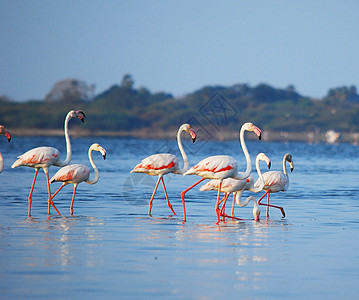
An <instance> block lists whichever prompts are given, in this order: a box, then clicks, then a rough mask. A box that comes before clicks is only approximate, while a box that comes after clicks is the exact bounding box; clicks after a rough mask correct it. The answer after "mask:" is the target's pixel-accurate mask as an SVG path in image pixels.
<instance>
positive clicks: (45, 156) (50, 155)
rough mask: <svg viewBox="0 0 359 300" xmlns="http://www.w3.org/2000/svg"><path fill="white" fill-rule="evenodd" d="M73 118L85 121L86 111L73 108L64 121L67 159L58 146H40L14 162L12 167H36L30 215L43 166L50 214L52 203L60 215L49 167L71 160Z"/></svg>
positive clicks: (29, 214) (63, 164)
mask: <svg viewBox="0 0 359 300" xmlns="http://www.w3.org/2000/svg"><path fill="white" fill-rule="evenodd" d="M72 118H79V119H80V120H81V121H82V122H84V118H85V113H84V112H83V111H81V110H78V111H74V110H71V111H70V112H69V113H68V114H67V116H66V119H65V123H64V131H65V140H66V149H67V154H66V159H65V160H64V161H61V160H60V152H59V150H57V149H56V148H53V147H38V148H34V149H32V150H29V151H27V152H26V153H24V154H22V155H20V156H19V157H18V160H17V161H15V162H14V163H13V165H12V166H11V168H16V167H20V166H27V167H31V168H34V169H35V176H34V180H33V182H32V186H31V190H30V194H29V198H28V199H29V211H28V216H29V217H30V216H31V202H32V192H33V190H34V186H35V182H36V177H37V173H38V172H39V170H40V169H41V168H42V169H43V170H44V172H45V174H46V180H47V189H48V193H49V200H48V214H50V205H52V206H53V208H54V209H55V210H56V212H57V213H58V214H59V215H60V212H59V211H58V210H57V208H56V206H55V205H54V203H53V202H52V200H51V191H50V183H49V167H50V166H52V165H54V166H58V167H63V166H66V165H68V164H69V163H70V161H71V154H72V152H71V141H70V136H69V132H68V123H69V121H70V119H72Z"/></svg>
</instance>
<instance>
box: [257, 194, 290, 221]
mask: <svg viewBox="0 0 359 300" xmlns="http://www.w3.org/2000/svg"><path fill="white" fill-rule="evenodd" d="M269 193H270V189H269V190H268V191H266V192H265V193H264V195H263V196H262V197H260V198H259V199H258V201H257V203H258V205H265V206H267V207H269V206H270V207H274V208H278V209H280V211H281V213H282V215H283V218H284V217H285V212H284V209H283V207H281V206H276V205H271V204H269ZM265 195H267V204H263V203H260V202H261V201H262V199H263V198H264V197H265ZM268 217H269V214H268V211H267V218H268Z"/></svg>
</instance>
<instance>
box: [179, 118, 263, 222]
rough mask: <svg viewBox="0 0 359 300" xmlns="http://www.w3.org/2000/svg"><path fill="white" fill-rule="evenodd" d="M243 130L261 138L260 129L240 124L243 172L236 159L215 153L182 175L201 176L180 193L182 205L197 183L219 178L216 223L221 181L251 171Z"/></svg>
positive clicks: (239, 176) (242, 176) (238, 176)
mask: <svg viewBox="0 0 359 300" xmlns="http://www.w3.org/2000/svg"><path fill="white" fill-rule="evenodd" d="M245 131H253V132H254V133H255V134H256V135H257V136H258V138H259V139H261V130H260V129H259V128H258V127H257V126H255V125H253V124H252V123H245V124H243V125H242V127H241V130H240V134H239V138H240V142H241V146H242V150H243V153H244V155H245V157H246V162H247V169H246V171H245V172H238V163H237V161H236V160H235V159H234V158H233V157H231V156H228V155H215V156H210V157H207V158H205V159H203V160H201V161H200V162H199V163H198V164H196V165H195V166H193V167H192V168H190V169H189V170H188V171H187V172H185V173H184V174H183V175H198V176H200V177H202V179H200V180H199V181H197V182H196V183H195V184H193V185H191V186H190V187H189V188H188V189H186V190H184V191H183V192H182V193H181V198H182V203H183V206H184V197H185V194H186V193H187V192H188V191H189V190H190V189H192V188H193V187H195V186H196V185H197V184H199V183H200V182H202V181H203V180H205V179H219V189H218V195H217V202H216V214H217V223H219V214H220V212H219V196H220V191H221V186H222V181H223V179H225V178H228V177H232V178H235V179H245V178H247V177H248V176H249V175H250V173H251V160H250V156H249V153H248V150H247V146H246V144H245V141H244V132H245ZM183 221H184V222H185V221H186V215H185V214H184V220H183Z"/></svg>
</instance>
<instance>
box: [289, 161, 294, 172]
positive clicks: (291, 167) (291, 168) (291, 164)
mask: <svg viewBox="0 0 359 300" xmlns="http://www.w3.org/2000/svg"><path fill="white" fill-rule="evenodd" d="M289 165H290V171H291V172H293V170H294V164H293V162H290V163H289Z"/></svg>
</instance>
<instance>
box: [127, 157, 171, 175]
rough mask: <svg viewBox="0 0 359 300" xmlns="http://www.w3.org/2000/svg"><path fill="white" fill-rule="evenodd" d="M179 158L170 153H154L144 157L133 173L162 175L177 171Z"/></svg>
mask: <svg viewBox="0 0 359 300" xmlns="http://www.w3.org/2000/svg"><path fill="white" fill-rule="evenodd" d="M177 169H178V159H177V157H176V156H175V155H173V154H169V153H160V154H154V155H151V156H149V157H146V158H144V159H143V160H142V161H141V163H139V164H138V165H137V166H136V167H134V169H133V170H132V171H131V173H146V174H149V175H161V174H167V173H173V172H176V171H177Z"/></svg>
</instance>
